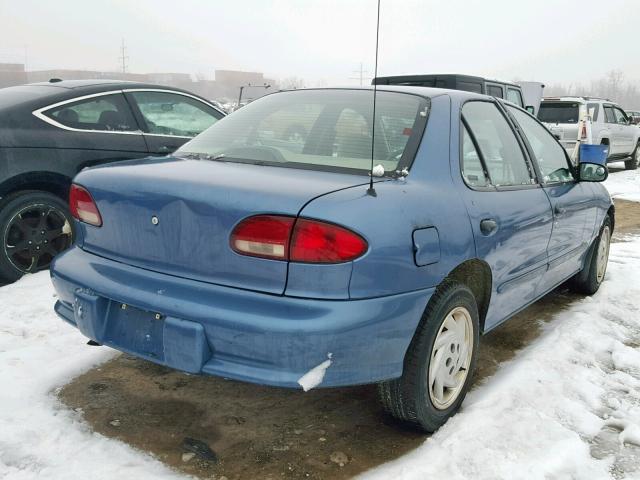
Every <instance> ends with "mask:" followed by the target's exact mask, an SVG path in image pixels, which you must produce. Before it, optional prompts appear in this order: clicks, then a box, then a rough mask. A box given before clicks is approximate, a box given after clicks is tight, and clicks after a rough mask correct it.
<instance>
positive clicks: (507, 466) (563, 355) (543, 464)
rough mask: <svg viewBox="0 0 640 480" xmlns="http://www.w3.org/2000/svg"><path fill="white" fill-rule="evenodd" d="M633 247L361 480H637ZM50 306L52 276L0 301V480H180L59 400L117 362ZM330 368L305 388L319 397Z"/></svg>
mask: <svg viewBox="0 0 640 480" xmlns="http://www.w3.org/2000/svg"><path fill="white" fill-rule="evenodd" d="M639 175H640V171H638V172H635V171H622V172H615V173H612V174H611V176H610V177H609V180H607V182H606V186H607V188H609V190H610V191H611V193H612V194H613V195H614V196H617V197H619V198H627V199H631V200H638V201H640V186H639V184H640V182H638V180H640V179H639V178H638V176H639ZM627 240H628V241H625V242H622V243H616V244H614V245H612V247H611V259H610V265H609V270H608V273H607V278H606V281H605V282H604V284H603V286H602V288H601V289H600V291H599V292H598V293H597V294H596V295H594V296H593V297H585V298H580V299H578V300H576V301H573V302H572V303H570V304H568V305H567V306H566V308H565V309H564V310H562V311H558V312H557V313H556V314H555V316H554V317H553V318H552V319H551V320H550V321H549V322H547V323H545V324H544V325H543V326H542V334H541V335H539V337H538V338H537V339H536V340H534V341H533V342H532V343H531V344H530V345H529V346H528V347H526V348H525V349H523V350H522V351H520V352H518V353H517V354H516V356H515V357H514V358H513V359H512V360H511V361H509V362H507V363H505V364H503V365H502V366H501V367H500V369H499V370H498V372H497V373H496V374H495V375H494V376H492V377H491V378H488V379H485V380H484V381H483V382H482V384H481V385H479V386H477V387H476V388H475V390H474V391H472V392H471V393H470V395H469V396H468V397H467V399H466V400H465V403H464V404H463V408H462V410H461V411H460V413H459V414H458V415H456V416H455V417H453V418H452V419H450V420H449V422H447V424H446V425H444V426H443V427H442V428H441V429H440V430H439V431H438V432H436V433H435V434H434V435H432V436H431V437H429V438H428V440H427V441H426V442H425V443H424V444H423V445H421V446H420V447H419V448H417V449H416V450H414V451H413V452H411V453H409V454H408V455H405V456H403V457H401V458H399V459H397V460H396V461H393V462H391V463H388V464H386V465H382V466H381V467H379V468H377V469H374V470H373V471H371V472H368V473H366V474H364V475H363V478H365V479H370V480H377V479H385V480H386V479H394V480H396V479H397V480H408V479H424V478H447V479H474V480H482V479H495V478H508V479H514V480H517V479H521V478H527V479H541V480H542V479H589V480H592V479H605V478H612V477H615V478H623V477H624V478H640V237H629V238H627ZM54 301H55V298H54V293H53V289H52V287H51V283H50V280H49V277H48V274H47V273H46V272H42V273H39V274H36V275H30V276H27V277H25V278H23V279H22V280H20V281H19V282H17V283H15V284H13V285H8V286H5V287H2V288H0V385H1V387H0V479H4V478H6V479H11V480H23V479H36V478H46V479H47V480H57V479H60V480H74V479H82V480H85V479H86V478H87V477H91V478H92V480H101V479H112V478H121V479H136V480H138V479H161V480H164V479H174V478H175V479H178V478H187V477H184V476H181V475H179V474H178V473H176V472H174V471H172V470H170V469H169V468H168V467H166V466H165V465H164V464H162V463H161V462H160V461H158V460H156V459H155V458H153V457H151V456H150V455H148V454H146V453H144V452H141V451H138V450H136V449H133V448H132V447H130V446H128V445H126V444H124V443H122V442H120V441H118V440H114V439H110V438H106V437H103V436H101V435H99V434H97V433H94V432H92V431H91V429H90V428H89V426H88V425H87V424H86V423H85V422H84V421H83V419H82V412H81V411H78V412H76V411H71V410H69V409H68V408H66V407H65V406H64V405H62V404H61V403H60V402H59V401H58V400H57V398H56V396H55V392H56V389H58V388H59V387H61V386H63V385H64V384H66V383H68V382H69V381H71V379H73V378H74V377H75V376H77V375H79V374H81V373H82V372H84V371H86V370H88V369H90V368H93V367H96V366H99V365H100V363H102V362H104V361H106V360H108V359H109V358H111V357H112V355H114V354H115V353H114V352H113V351H112V350H109V349H104V348H103V349H97V348H91V347H88V346H86V345H85V344H86V339H85V338H84V337H83V336H82V335H81V334H80V333H79V332H78V331H77V330H76V329H74V328H72V327H70V326H68V325H66V324H65V323H64V322H63V321H62V320H60V319H58V318H57V317H56V315H55V314H54V313H53V303H54ZM330 365H331V357H330V356H329V358H328V359H327V360H325V361H324V362H322V363H321V364H319V365H318V366H317V367H315V368H314V369H312V370H311V371H310V372H308V373H307V374H305V375H304V376H303V377H302V378H301V379H300V380H299V383H300V385H301V386H302V387H303V388H304V389H305V390H308V389H310V388H313V387H315V386H318V385H319V384H321V382H322V380H323V378H324V374H325V372H326V369H327V368H329V367H330ZM399 428H400V427H399Z"/></svg>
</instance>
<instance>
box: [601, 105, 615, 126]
mask: <svg viewBox="0 0 640 480" xmlns="http://www.w3.org/2000/svg"><path fill="white" fill-rule="evenodd" d="M604 116H605V118H606V120H607V123H617V120H616V114H615V113H613V107H612V106H611V105H605V106H604Z"/></svg>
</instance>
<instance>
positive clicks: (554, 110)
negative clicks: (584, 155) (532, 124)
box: [538, 97, 640, 170]
mask: <svg viewBox="0 0 640 480" xmlns="http://www.w3.org/2000/svg"><path fill="white" fill-rule="evenodd" d="M585 109H586V111H588V112H589V113H590V115H591V119H592V124H591V132H592V143H593V144H596V145H601V144H604V145H609V158H608V160H607V161H608V162H617V161H621V160H623V161H624V165H625V168H626V169H627V170H635V169H636V168H638V164H639V163H640V128H638V127H637V126H636V125H633V123H632V121H631V119H630V118H629V117H628V116H627V114H626V113H625V111H624V110H623V109H622V108H620V106H619V105H617V104H615V103H614V102H611V101H609V100H606V99H602V98H594V97H553V98H551V97H545V98H544V99H543V100H542V103H541V104H540V110H538V119H539V120H540V121H541V122H542V123H544V124H545V125H546V126H547V128H548V129H549V130H550V131H551V133H552V134H553V135H554V136H555V137H556V138H557V139H558V140H559V141H560V143H561V144H562V146H563V147H564V148H565V149H567V150H568V151H569V152H571V151H572V150H573V149H574V147H575V145H576V142H577V140H578V122H579V120H580V115H581V111H582V112H584V111H585Z"/></svg>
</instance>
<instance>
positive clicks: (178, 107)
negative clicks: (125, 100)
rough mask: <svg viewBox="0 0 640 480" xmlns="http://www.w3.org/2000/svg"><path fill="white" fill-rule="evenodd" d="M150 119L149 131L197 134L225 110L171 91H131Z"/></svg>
mask: <svg viewBox="0 0 640 480" xmlns="http://www.w3.org/2000/svg"><path fill="white" fill-rule="evenodd" d="M130 95H131V97H133V99H134V101H135V102H136V104H137V105H138V108H139V109H140V113H141V114H142V117H143V118H144V121H145V123H146V128H145V129H144V130H145V132H146V133H153V134H157V135H169V136H179V137H195V136H196V135H198V134H199V133H201V132H203V131H204V130H206V129H207V128H209V127H210V126H211V125H213V124H214V123H215V122H217V121H218V120H219V119H220V118H222V114H221V113H219V112H218V111H217V110H215V109H214V108H212V107H210V106H209V105H207V104H205V103H203V102H201V101H200V100H196V99H195V98H191V97H187V96H185V95H179V94H175V93H170V92H152V91H147V92H144V91H143V92H130Z"/></svg>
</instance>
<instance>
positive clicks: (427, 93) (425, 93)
mask: <svg viewBox="0 0 640 480" xmlns="http://www.w3.org/2000/svg"><path fill="white" fill-rule="evenodd" d="M375 87H376V88H375V90H377V91H378V92H397V93H407V94H411V95H417V96H419V97H424V98H435V97H440V96H443V95H448V96H450V97H452V98H455V99H458V100H460V101H464V100H466V99H471V98H484V99H486V98H493V97H490V96H488V95H483V94H482V93H474V92H467V91H465V90H453V89H449V88H435V87H419V86H411V85H376V86H375ZM309 90H359V91H362V90H364V91H371V92H373V90H374V86H373V85H364V86H362V87H353V86H345V87H317V88H299V89H292V90H280V92H299V91H309ZM276 93H278V92H276ZM274 94H275V93H273V94H271V95H274Z"/></svg>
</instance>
